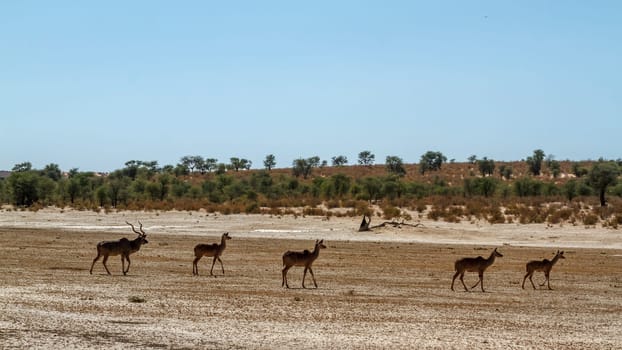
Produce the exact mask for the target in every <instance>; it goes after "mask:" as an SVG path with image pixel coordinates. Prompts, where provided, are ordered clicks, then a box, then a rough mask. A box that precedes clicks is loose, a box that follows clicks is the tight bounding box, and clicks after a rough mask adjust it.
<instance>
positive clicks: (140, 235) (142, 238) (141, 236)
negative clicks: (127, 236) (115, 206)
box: [125, 221, 149, 244]
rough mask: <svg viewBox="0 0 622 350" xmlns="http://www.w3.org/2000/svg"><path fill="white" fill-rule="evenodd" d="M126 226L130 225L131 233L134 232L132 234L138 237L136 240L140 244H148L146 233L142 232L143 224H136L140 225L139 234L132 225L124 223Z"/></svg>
mask: <svg viewBox="0 0 622 350" xmlns="http://www.w3.org/2000/svg"><path fill="white" fill-rule="evenodd" d="M125 223H126V224H128V225H130V226H131V227H132V231H134V233H136V234H137V235H138V239H139V241H140V243H141V244H147V243H149V241H147V238H146V237H147V233H146V232H145V231H143V224H142V223H141V222H140V221H139V222H138V224H139V225H140V232H138V231H136V228H134V225H132V224H131V223H129V222H127V221H126V222H125Z"/></svg>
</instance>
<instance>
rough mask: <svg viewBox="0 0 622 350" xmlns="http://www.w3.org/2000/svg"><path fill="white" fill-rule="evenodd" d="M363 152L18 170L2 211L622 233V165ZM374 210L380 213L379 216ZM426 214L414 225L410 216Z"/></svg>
mask: <svg viewBox="0 0 622 350" xmlns="http://www.w3.org/2000/svg"><path fill="white" fill-rule="evenodd" d="M374 158H375V157H374V155H373V153H371V152H369V151H363V152H361V153H359V159H358V160H357V164H356V165H352V166H350V165H348V160H347V158H345V157H343V156H335V157H333V158H332V159H331V163H330V165H329V163H328V161H321V160H320V158H319V157H309V158H299V159H295V160H294V161H293V162H292V164H291V167H289V168H284V167H280V168H276V159H274V156H273V155H268V156H266V159H265V160H264V164H263V165H264V167H263V168H262V169H253V168H252V167H251V165H252V163H251V162H250V161H248V160H246V159H243V158H235V157H232V158H230V161H229V162H228V163H222V162H220V163H219V162H218V161H217V160H216V159H210V158H203V157H200V156H185V157H182V158H181V159H180V162H179V163H178V164H176V165H175V166H173V165H166V166H163V167H160V166H158V164H157V161H138V160H130V161H127V162H126V163H125V166H124V167H123V168H121V169H117V170H114V171H112V172H110V173H107V174H105V175H103V176H102V175H101V173H95V172H89V171H85V172H81V171H79V170H78V169H77V168H74V169H70V170H69V171H66V172H63V171H61V169H60V168H59V167H58V165H56V164H54V163H50V164H48V165H47V166H45V167H44V168H43V169H33V168H32V165H31V164H30V163H29V162H24V163H20V164H16V165H15V166H14V167H13V169H12V170H11V172H10V175H8V176H7V177H6V178H2V179H0V202H1V203H2V204H9V205H12V206H14V207H16V208H25V209H30V210H37V209H39V208H42V207H46V206H57V207H61V208H63V207H72V208H76V209H83V210H96V211H99V210H104V211H108V210H174V209H176V210H199V209H204V210H206V211H208V212H219V213H222V214H232V213H257V214H272V215H286V214H292V215H321V216H326V217H330V216H358V215H363V214H367V215H378V216H382V217H384V218H385V219H403V220H417V219H421V218H423V217H427V218H430V219H434V220H445V221H449V222H459V221H471V222H473V221H476V220H484V221H487V222H490V223H510V222H519V223H549V224H564V223H569V224H579V223H582V224H585V225H595V224H597V223H600V224H602V225H603V226H606V227H615V228H617V226H618V225H619V224H622V209H621V207H622V206H621V205H620V204H622V184H619V183H618V178H619V176H620V173H621V167H622V160H620V159H618V160H615V161H614V160H604V159H599V160H597V161H557V160H555V159H554V156H551V155H549V156H546V155H545V153H544V152H543V151H542V150H535V151H534V152H533V154H532V155H530V156H528V157H526V159H525V160H521V161H513V162H500V161H495V160H493V159H488V158H487V157H483V158H481V159H480V158H478V157H477V156H475V155H474V156H471V157H469V159H468V161H467V162H462V163H459V162H455V161H449V162H448V161H447V158H446V157H445V156H444V155H443V154H442V153H441V152H435V151H428V152H426V153H424V154H423V155H422V156H421V159H420V161H419V163H414V164H405V163H404V162H403V161H402V159H401V158H399V157H397V156H387V157H386V159H385V163H384V164H382V165H379V164H375V159H374ZM374 208H380V209H379V210H375V209H374ZM413 212H414V213H416V214H415V217H412V215H411V214H409V213H413Z"/></svg>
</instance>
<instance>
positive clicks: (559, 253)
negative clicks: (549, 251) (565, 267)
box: [555, 250, 566, 259]
mask: <svg viewBox="0 0 622 350" xmlns="http://www.w3.org/2000/svg"><path fill="white" fill-rule="evenodd" d="M555 255H556V256H559V257H560V258H561V259H566V257H565V256H564V251H563V250H562V251H559V250H558V251H557V253H556V254H555Z"/></svg>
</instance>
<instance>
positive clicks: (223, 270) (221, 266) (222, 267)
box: [218, 257, 225, 275]
mask: <svg viewBox="0 0 622 350" xmlns="http://www.w3.org/2000/svg"><path fill="white" fill-rule="evenodd" d="M218 262H219V263H220V268H221V269H222V274H223V275H224V274H225V267H224V266H223V265H222V260H220V257H218Z"/></svg>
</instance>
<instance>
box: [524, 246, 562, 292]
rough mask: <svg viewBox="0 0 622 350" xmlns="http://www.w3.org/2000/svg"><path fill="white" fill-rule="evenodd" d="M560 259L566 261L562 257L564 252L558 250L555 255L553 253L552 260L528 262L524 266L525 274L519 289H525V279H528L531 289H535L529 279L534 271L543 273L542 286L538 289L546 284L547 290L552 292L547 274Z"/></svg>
mask: <svg viewBox="0 0 622 350" xmlns="http://www.w3.org/2000/svg"><path fill="white" fill-rule="evenodd" d="M560 258H561V259H566V257H565V256H564V252H563V251H561V252H560V251H559V250H558V251H557V253H555V257H553V260H549V259H544V260H542V261H540V260H532V261H530V262H528V263H527V266H526V269H527V274H525V277H524V278H523V285H522V286H521V287H522V288H523V289H525V280H526V279H527V277H529V282H531V285H532V286H533V289H536V285H535V284H533V280H532V279H531V276H532V275H533V273H534V272H536V271H542V272H544V277H545V280H544V282H542V284H540V287H542V286H544V284H545V283H547V285H548V287H549V290H553V288H551V283H550V282H549V273H550V272H551V269H552V268H553V265H555V263H556V262H557V260H559V259H560Z"/></svg>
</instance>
